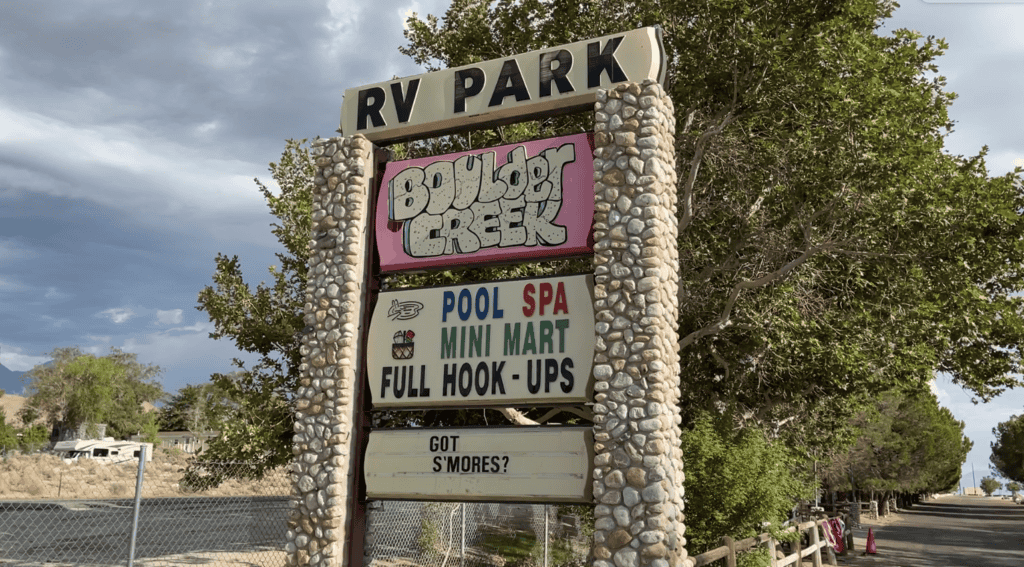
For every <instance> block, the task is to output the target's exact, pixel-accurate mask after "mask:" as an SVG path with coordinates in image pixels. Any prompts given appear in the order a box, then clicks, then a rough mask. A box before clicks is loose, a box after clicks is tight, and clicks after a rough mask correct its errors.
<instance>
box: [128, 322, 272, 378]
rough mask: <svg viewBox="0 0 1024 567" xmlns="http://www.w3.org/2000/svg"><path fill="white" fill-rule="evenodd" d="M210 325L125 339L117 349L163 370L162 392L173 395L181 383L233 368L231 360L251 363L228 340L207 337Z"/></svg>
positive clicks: (174, 329)
mask: <svg viewBox="0 0 1024 567" xmlns="http://www.w3.org/2000/svg"><path fill="white" fill-rule="evenodd" d="M213 329H214V326H213V323H210V322H206V321H204V322H198V323H195V324H194V325H188V326H185V327H174V328H171V329H164V330H160V331H157V332H154V333H149V334H146V335H143V336H139V337H132V338H129V339H126V340H125V341H124V343H123V344H122V345H121V347H120V348H121V349H122V350H124V351H126V352H132V353H135V354H137V355H138V358H139V362H142V363H144V364H155V365H157V366H159V367H160V368H161V369H163V370H164V378H163V383H164V390H166V391H168V392H174V391H176V390H178V389H179V388H181V387H182V386H184V385H185V384H198V383H200V382H204V381H206V380H209V378H210V374H212V373H214V372H230V371H231V370H233V369H234V367H233V366H232V364H231V360H232V358H241V359H242V360H246V361H252V360H253V359H254V356H253V355H251V354H248V353H243V352H239V351H238V350H237V349H236V348H235V346H234V345H233V344H232V343H231V341H217V340H213V339H211V338H210V337H209V335H210V332H212V331H213Z"/></svg>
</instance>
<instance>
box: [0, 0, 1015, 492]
mask: <svg viewBox="0 0 1024 567" xmlns="http://www.w3.org/2000/svg"><path fill="white" fill-rule="evenodd" d="M446 5H447V4H446V3H445V2H443V1H441V0H422V1H416V0H378V1H375V2H352V1H348V2H343V1H338V0H319V1H316V0H310V1H305V0H303V1H300V0H293V1H290V2H287V3H279V4H277V5H275V4H274V3H268V2H255V1H254V2H244V1H238V2H208V1H206V2H196V1H191V0H181V1H178V2H144V1H85V0H83V1H80V2H71V3H69V2H56V1H44V0H35V1H33V2H4V3H2V4H0V364H3V365H4V366H6V367H7V368H9V369H11V370H18V371H21V370H28V369H29V368H31V367H32V366H33V365H35V364H37V363H41V362H43V361H45V360H46V357H45V356H44V355H45V353H47V352H49V351H51V350H52V349H53V348H55V347H60V346H71V345H78V346H79V347H81V348H83V349H85V350H88V351H90V352H95V353H98V354H100V353H105V352H107V351H108V350H109V348H110V347H112V346H114V347H119V348H122V349H125V350H128V351H131V352H135V353H138V355H139V358H140V360H142V361H143V362H148V363H152V364H158V365H160V366H161V367H163V368H164V370H165V374H164V377H163V380H164V389H165V390H167V391H170V392H173V391H176V390H177V389H178V388H180V387H182V386H183V385H185V384H187V383H198V382H202V381H204V380H206V379H207V377H208V376H209V375H210V373H211V372H223V371H229V370H230V369H231V366H230V361H231V358H232V357H234V356H239V353H238V352H236V351H235V349H234V348H233V346H232V345H231V344H230V343H228V342H225V341H220V342H218V341H213V340H211V339H209V338H208V337H207V335H208V333H209V332H210V331H211V330H212V326H211V324H210V322H209V320H208V319H207V317H206V316H205V313H202V312H200V311H197V310H196V309H195V306H196V296H197V294H198V292H199V291H200V290H201V289H202V288H203V287H204V286H206V285H208V284H209V283H210V282H211V275H212V273H213V270H214V258H215V256H216V254H217V253H218V252H224V253H227V254H237V255H238V256H239V257H240V258H241V259H242V263H243V264H242V265H243V268H244V269H245V273H246V276H247V278H248V279H249V280H250V281H251V282H252V283H257V282H259V281H261V280H262V279H266V278H267V275H266V274H267V273H266V268H267V266H268V265H270V264H273V263H275V258H274V256H273V254H274V253H275V252H276V251H277V248H276V241H275V240H274V238H273V236H272V235H271V234H270V232H269V224H270V222H271V221H272V219H271V217H270V216H269V215H268V214H267V212H266V208H265V205H264V203H263V200H262V197H261V195H260V194H259V192H258V191H257V190H256V186H255V184H254V183H253V178H254V177H259V178H260V179H262V180H263V181H265V182H268V183H270V182H271V181H272V180H271V178H270V176H269V174H268V172H267V164H268V163H269V162H271V161H276V160H277V159H278V158H279V156H280V154H281V150H282V149H283V147H284V140H285V139H288V138H312V137H314V136H316V135H320V136H324V137H326V136H331V135H333V134H334V131H335V130H336V128H337V126H338V118H339V109H340V105H341V101H342V93H343V91H344V89H346V88H349V87H353V86H359V85H363V84H368V83H375V82H378V81H381V80H386V79H388V78H390V77H392V76H395V75H397V76H404V75H410V74H416V73H419V72H422V71H421V70H420V69H419V68H417V67H416V66H415V65H414V64H413V63H412V61H411V60H409V59H407V58H406V57H404V56H403V55H401V54H400V53H398V49H397V48H398V47H399V46H400V45H402V44H403V41H404V40H403V37H402V22H403V21H404V16H405V14H407V13H408V12H410V11H415V12H418V13H420V14H425V13H435V14H441V13H443V11H444V9H445V6H446ZM886 27H887V29H892V28H894V27H907V28H911V29H915V30H918V31H920V32H922V33H923V34H925V35H936V36H940V37H945V38H946V39H947V40H948V41H949V44H950V47H949V50H948V53H947V55H945V56H944V57H943V58H942V59H941V60H940V61H939V64H940V69H941V72H942V74H943V75H945V76H946V77H947V78H948V80H949V87H948V88H949V89H950V90H952V91H954V92H956V93H958V94H959V99H958V100H957V101H956V102H955V103H954V105H953V108H952V114H953V117H954V118H955V119H956V121H957V123H958V125H957V128H956V131H955V133H954V134H953V135H952V136H950V138H949V140H948V151H950V152H951V153H955V154H974V153H976V152H977V151H978V150H979V149H980V148H981V146H982V145H984V144H988V146H989V148H990V153H989V159H988V165H989V169H990V172H992V173H993V174H1001V173H1005V172H1006V171H1009V170H1010V169H1012V168H1013V166H1014V164H1015V163H1017V164H1020V165H1024V123H1022V118H1021V117H1022V113H1021V104H1020V103H1021V93H1022V92H1024V73H1021V61H1022V60H1024V42H1022V41H1021V40H1020V38H1021V37H1024V5H1022V4H1017V5H1006V3H992V4H985V3H925V2H921V1H920V0H907V1H906V2H904V6H903V7H901V8H900V9H899V10H898V11H897V13H896V17H895V18H894V20H892V21H891V23H890V25H888V26H886ZM243 358H244V357H243ZM936 390H937V392H938V394H939V396H940V399H941V400H942V402H943V403H944V404H946V405H947V406H948V407H950V408H951V409H952V410H953V412H954V413H955V414H956V415H957V416H958V418H960V419H963V420H965V421H966V422H967V424H968V435H969V436H970V437H971V438H972V439H974V440H975V444H976V449H975V450H974V452H973V453H972V454H971V458H970V460H969V462H968V464H967V465H966V467H965V471H966V472H967V476H966V479H967V480H968V481H969V479H970V465H971V463H972V462H973V463H974V467H975V469H976V471H977V472H978V473H979V474H978V478H979V479H980V478H981V474H982V472H983V471H985V470H986V469H987V463H988V454H989V450H988V446H989V442H990V441H991V428H992V427H993V426H994V425H995V424H996V423H997V422H999V421H1001V420H1005V419H1006V418H1008V417H1009V416H1010V415H1011V414H1014V413H1021V412H1022V411H1024V394H1020V393H1011V394H1008V395H1005V396H1003V397H1002V398H1000V399H999V400H997V401H995V402H993V403H991V404H988V405H987V406H975V405H973V404H971V403H970V399H969V397H968V396H966V395H964V394H963V393H962V392H961V391H960V390H959V388H957V387H955V386H953V385H951V384H949V383H948V382H946V381H944V380H942V379H941V378H940V380H939V381H938V383H937V385H936ZM968 484H969V482H968Z"/></svg>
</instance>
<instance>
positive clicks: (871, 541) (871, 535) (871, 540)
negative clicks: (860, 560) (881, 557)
mask: <svg viewBox="0 0 1024 567" xmlns="http://www.w3.org/2000/svg"><path fill="white" fill-rule="evenodd" d="M866 553H867V554H868V555H874V554H876V553H878V547H877V546H875V532H873V531H871V528H868V545H867V552H866Z"/></svg>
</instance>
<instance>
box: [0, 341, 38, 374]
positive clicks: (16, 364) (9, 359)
mask: <svg viewBox="0 0 1024 567" xmlns="http://www.w3.org/2000/svg"><path fill="white" fill-rule="evenodd" d="M48 360H50V358H49V357H46V356H33V355H30V354H26V353H25V352H24V351H23V350H22V349H20V348H18V347H15V346H10V345H6V344H2V343H0V364H3V365H4V366H5V367H6V368H7V369H8V370H14V371H15V372H25V371H26V370H31V369H32V368H33V367H34V366H36V365H37V364H42V363H44V362H46V361H48Z"/></svg>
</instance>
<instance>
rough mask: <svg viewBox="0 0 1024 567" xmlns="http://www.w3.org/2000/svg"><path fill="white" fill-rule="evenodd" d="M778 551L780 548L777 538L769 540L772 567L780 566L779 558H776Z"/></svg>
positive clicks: (769, 558)
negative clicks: (777, 545) (776, 551)
mask: <svg viewBox="0 0 1024 567" xmlns="http://www.w3.org/2000/svg"><path fill="white" fill-rule="evenodd" d="M776 549H778V548H777V547H776V543H775V538H773V537H770V538H768V560H769V566H770V567H778V565H779V558H778V557H776V556H775V555H776V553H775V550H776Z"/></svg>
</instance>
